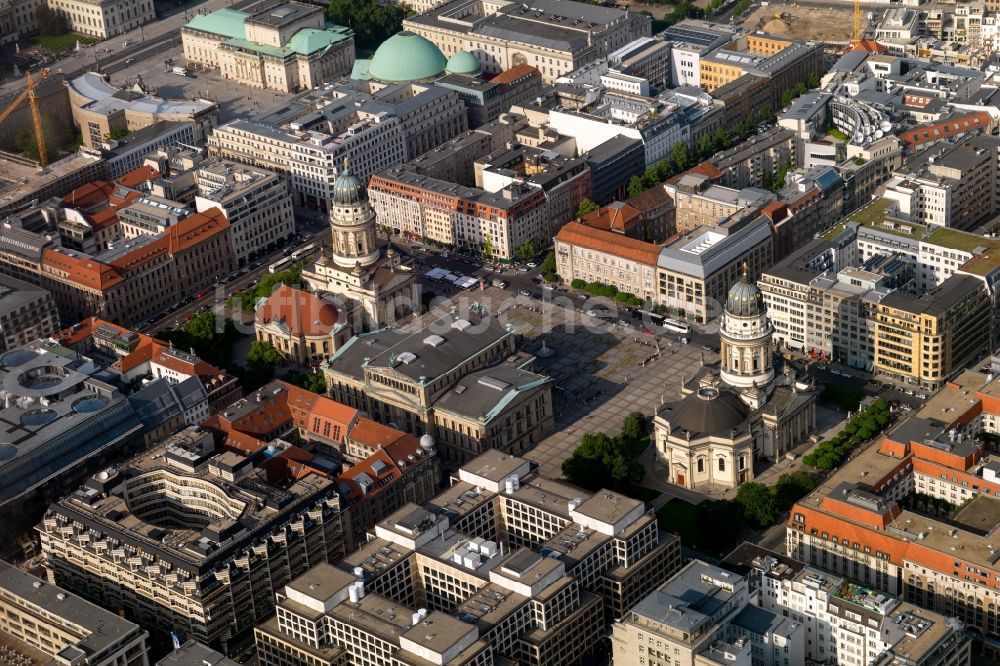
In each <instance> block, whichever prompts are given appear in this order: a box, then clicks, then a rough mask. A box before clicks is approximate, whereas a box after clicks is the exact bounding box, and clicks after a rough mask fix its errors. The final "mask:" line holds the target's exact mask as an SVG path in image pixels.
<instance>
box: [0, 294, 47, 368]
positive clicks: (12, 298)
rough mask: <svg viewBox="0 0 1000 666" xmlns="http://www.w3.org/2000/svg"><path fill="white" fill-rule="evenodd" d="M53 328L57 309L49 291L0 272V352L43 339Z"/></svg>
mask: <svg viewBox="0 0 1000 666" xmlns="http://www.w3.org/2000/svg"><path fill="white" fill-rule="evenodd" d="M57 330H59V312H58V311H57V310H56V303H55V301H54V300H53V299H52V294H50V293H49V292H47V291H45V290H44V289H40V288H38V287H36V286H35V285H32V284H29V283H27V282H22V281H21V280H15V279H14V278H12V277H7V276H6V275H0V353H3V352H5V351H7V350H8V349H13V348H14V347H20V346H21V345H26V344H28V343H29V342H31V341H32V340H37V339H39V338H47V337H49V336H50V335H52V334H53V333H55V332H56V331H57Z"/></svg>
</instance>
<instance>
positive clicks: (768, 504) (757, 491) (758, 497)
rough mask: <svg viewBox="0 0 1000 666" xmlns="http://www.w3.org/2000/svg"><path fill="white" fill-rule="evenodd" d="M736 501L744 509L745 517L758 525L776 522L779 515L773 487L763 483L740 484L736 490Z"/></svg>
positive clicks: (765, 525) (764, 525) (762, 525)
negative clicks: (772, 490)
mask: <svg viewBox="0 0 1000 666" xmlns="http://www.w3.org/2000/svg"><path fill="white" fill-rule="evenodd" d="M736 503H737V504H739V505H740V509H741V510H742V511H743V517H744V518H746V519H747V520H748V521H750V522H751V523H753V524H755V525H756V526H757V527H768V526H770V525H773V524H774V521H775V518H776V517H777V511H776V510H775V502H774V495H772V494H771V489H770V488H768V487H767V486H765V485H764V484H763V483H755V482H753V481H751V482H749V483H743V484H740V487H739V489H737V491H736Z"/></svg>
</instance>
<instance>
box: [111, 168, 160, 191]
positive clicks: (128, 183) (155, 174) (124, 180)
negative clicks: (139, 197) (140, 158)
mask: <svg viewBox="0 0 1000 666" xmlns="http://www.w3.org/2000/svg"><path fill="white" fill-rule="evenodd" d="M159 177H160V172H159V171H158V170H157V169H156V168H154V167H151V166H148V165H145V164H144V165H142V166H141V167H139V168H138V169H132V170H131V171H129V172H128V173H127V174H125V175H124V176H122V177H120V178H119V179H118V180H116V181H115V182H116V183H118V184H119V185H124V186H125V187H138V186H139V185H142V184H143V183H145V182H146V181H147V180H156V179H157V178H159Z"/></svg>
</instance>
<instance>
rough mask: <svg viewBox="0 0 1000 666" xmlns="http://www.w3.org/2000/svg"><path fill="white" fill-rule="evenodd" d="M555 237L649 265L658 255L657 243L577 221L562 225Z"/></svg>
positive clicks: (654, 262) (558, 239)
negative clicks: (595, 227)
mask: <svg viewBox="0 0 1000 666" xmlns="http://www.w3.org/2000/svg"><path fill="white" fill-rule="evenodd" d="M555 239H556V240H557V241H561V242H563V243H568V244H569V245H575V246H577V247H582V248H586V249H588V250H594V251H596V252H605V253H607V254H612V255H614V256H616V257H621V258H623V259H629V260H631V261H635V262H638V263H640V264H646V265H651V266H655V265H656V260H657V259H658V258H659V256H660V246H659V245H655V244H653V243H646V242H644V241H640V240H635V239H634V238H629V237H628V236H622V235H621V234H617V233H614V232H612V231H604V230H602V229H594V228H592V227H588V226H587V225H585V224H580V223H578V222H570V223H569V224H566V225H564V226H563V227H562V228H561V229H560V230H559V233H557V234H556V238H555Z"/></svg>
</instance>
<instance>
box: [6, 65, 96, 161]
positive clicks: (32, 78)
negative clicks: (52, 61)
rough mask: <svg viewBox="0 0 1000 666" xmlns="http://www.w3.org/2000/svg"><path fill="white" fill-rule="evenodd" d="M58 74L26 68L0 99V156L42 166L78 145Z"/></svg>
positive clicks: (60, 76)
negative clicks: (12, 87)
mask: <svg viewBox="0 0 1000 666" xmlns="http://www.w3.org/2000/svg"><path fill="white" fill-rule="evenodd" d="M79 136H80V134H79V132H78V131H77V129H76V128H75V127H74V125H73V122H72V112H71V111H70V106H69V99H68V97H67V94H66V88H65V85H64V83H63V77H62V75H61V74H53V73H52V72H51V71H50V70H49V69H37V70H35V71H34V72H32V71H31V70H26V71H25V72H24V75H23V77H22V79H21V81H20V86H18V87H15V88H14V89H13V90H12V91H11V92H9V93H8V94H7V95H6V96H5V97H4V98H3V99H0V157H3V158H4V159H6V160H8V161H11V162H15V163H19V164H22V165H24V166H39V167H45V166H46V165H47V164H49V162H52V161H55V160H57V159H59V158H60V157H62V156H64V155H66V154H69V153H72V152H74V151H75V150H76V148H77V147H78V146H79Z"/></svg>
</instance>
